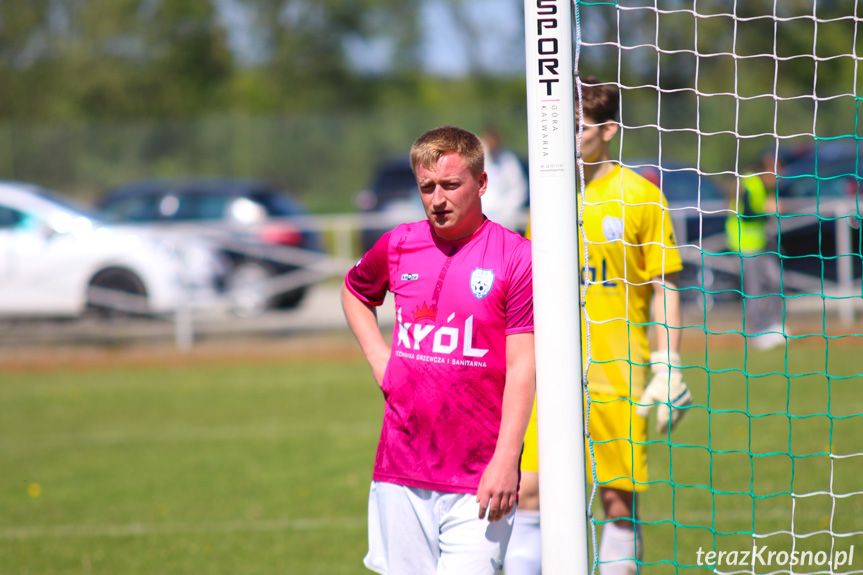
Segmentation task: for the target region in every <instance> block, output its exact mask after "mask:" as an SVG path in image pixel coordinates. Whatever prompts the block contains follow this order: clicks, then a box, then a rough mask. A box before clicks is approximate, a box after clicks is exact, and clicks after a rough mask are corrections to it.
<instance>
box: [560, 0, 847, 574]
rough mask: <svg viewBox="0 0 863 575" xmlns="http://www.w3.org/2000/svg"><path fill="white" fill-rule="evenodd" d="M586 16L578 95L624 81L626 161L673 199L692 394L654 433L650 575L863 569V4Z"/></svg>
mask: <svg viewBox="0 0 863 575" xmlns="http://www.w3.org/2000/svg"><path fill="white" fill-rule="evenodd" d="M573 6H574V8H573V10H574V24H573V32H574V39H575V43H574V46H575V48H574V62H575V74H576V85H578V83H579V82H582V81H583V80H584V78H585V77H587V76H595V77H596V78H598V80H599V81H600V82H603V83H611V84H614V85H616V86H617V87H618V89H619V92H620V120H619V132H618V136H616V138H615V140H613V141H612V162H619V163H620V164H622V165H624V166H627V167H629V168H631V169H633V170H635V171H636V172H638V173H640V174H641V175H643V176H644V177H646V178H648V179H650V180H652V181H653V182H655V183H656V184H657V185H658V186H659V187H660V188H661V189H662V190H663V192H664V194H665V197H666V199H667V202H668V207H667V209H668V210H669V213H670V215H671V218H672V221H673V222H674V227H675V231H676V234H677V241H678V244H679V245H680V250H679V253H680V254H681V257H682V259H683V262H684V269H683V271H682V272H681V274H680V277H679V281H680V285H679V287H678V289H679V290H680V291H679V293H680V296H681V299H682V301H683V318H684V320H683V324H684V326H683V328H682V329H681V336H682V340H681V341H682V343H681V350H682V359H683V365H684V374H685V375H684V380H685V381H686V382H687V384H688V385H689V387H690V390H691V391H692V394H693V397H694V400H695V404H694V405H693V407H691V408H690V409H689V411H688V414H687V416H686V418H684V420H683V422H682V423H681V425H680V426H679V427H678V428H677V429H676V430H675V431H674V432H673V433H672V434H657V433H656V432H655V430H654V429H653V425H652V423H651V426H650V428H649V435H648V439H647V450H648V461H649V475H648V479H647V481H646V483H647V484H648V489H646V491H644V492H642V493H641V494H640V495H639V496H638V510H639V513H638V516H637V517H635V518H634V520H635V521H636V522H637V523H638V524H639V525H640V526H641V529H642V534H643V541H644V555H643V557H642V558H641V559H640V560H639V562H638V565H639V571H643V570H645V569H646V570H647V571H648V572H650V573H677V572H681V571H690V570H693V569H703V568H707V569H710V570H712V571H714V572H718V573H863V479H861V478H863V449H861V446H863V442H861V439H860V438H861V437H863V375H861V374H863V358H861V351H860V350H861V349H863V347H861V346H863V334H861V329H860V326H861V321H860V317H861V315H863V294H861V253H862V252H863V250H861V247H863V243H861V233H860V229H861V225H860V224H861V202H860V188H861V175H863V165H861V155H860V138H861V117H860V111H861V110H860V105H861V96H860V94H861V90H860V84H859V83H860V82H861V79H860V75H859V72H860V55H859V51H860V48H859V46H860V44H861V42H863V39H861V31H863V29H861V28H863V27H861V17H863V14H861V8H860V4H859V3H858V2H856V0H846V1H842V2H826V1H817V0H746V1H743V0H618V1H603V2H600V1H597V2H588V1H578V0H575V3H574V4H573ZM580 120H583V119H580ZM581 127H582V128H583V125H582V126H581ZM756 180H757V181H756ZM759 183H760V185H761V186H762V192H761V193H762V194H763V199H762V200H757V199H756V200H753V199H752V197H753V196H757V193H758V192H757V190H753V188H752V187H753V186H755V187H757V186H758V185H759ZM582 201H584V200H583V198H582ZM751 204H758V205H756V206H755V207H754V208H753V207H752V205H751ZM738 214H739V215H740V217H739V218H737V215H738ZM729 216H732V217H735V218H737V221H738V223H737V224H736V227H734V226H732V227H729V224H728V218H729ZM747 218H748V219H747ZM740 222H743V223H740ZM753 222H754V223H755V224H756V225H757V226H761V229H762V230H763V233H764V237H765V238H766V243H765V244H764V245H759V244H758V242H757V241H755V242H754V243H753V242H752V241H750V240H751V238H749V239H747V238H746V237H744V236H746V234H747V233H749V232H750V231H751V230H746V229H744V228H745V227H746V225H748V224H751V223H753ZM735 234H736V236H737V237H734V238H732V237H731V236H732V235H735ZM581 239H582V241H585V242H586V241H587V238H586V236H585V235H584V234H581ZM765 254H766V256H765ZM774 264H775V267H773V268H771V266H774ZM771 269H773V272H774V273H773V274H772V275H773V277H771ZM586 297H590V295H589V294H588V295H587V296H586ZM771 314H774V315H773V316H772V318H771ZM768 320H769V321H768ZM585 325H586V329H587V331H588V333H590V331H591V329H592V328H593V329H595V328H596V326H595V325H591V320H590V319H589V318H588V319H587V320H586V322H585ZM650 329H651V330H652V327H651V328H650ZM586 358H587V359H586V364H587V365H586V369H589V366H590V364H591V352H590V350H589V349H588V350H587V352H586ZM621 359H624V360H625V359H626V358H621ZM635 367H640V366H633V368H635ZM592 444H593V443H592V442H591V445H592ZM597 483H599V484H598V485H597ZM597 483H594V484H593V486H592V487H588V489H589V490H590V489H593V490H594V491H593V497H592V499H591V501H592V502H593V505H592V509H593V512H592V514H591V515H590V526H589V527H590V530H591V532H592V534H593V544H592V545H591V547H592V549H593V552H592V555H591V557H590V560H591V563H592V566H593V569H594V570H597V569H601V568H602V565H600V560H599V557H598V556H597V543H596V542H597V540H598V539H600V538H601V533H602V530H603V528H604V525H605V519H604V517H603V514H602V511H601V508H600V506H599V504H598V502H597V498H598V496H597V492H596V489H597V488H598V487H602V483H601V482H597ZM546 504H549V505H550V504H552V503H550V502H549V503H545V502H544V505H546Z"/></svg>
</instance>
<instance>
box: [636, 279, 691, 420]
mask: <svg viewBox="0 0 863 575" xmlns="http://www.w3.org/2000/svg"><path fill="white" fill-rule="evenodd" d="M677 285H678V284H677V274H676V273H674V274H667V275H665V277H655V278H653V286H654V287H653V302H652V303H653V305H652V308H653V321H654V324H655V326H656V350H655V351H653V352H651V354H650V370H651V371H652V372H653V377H652V378H651V380H650V382H649V383H648V384H647V387H646V388H645V389H644V393H643V394H642V396H641V399H640V400H639V401H638V403H639V404H640V406H639V407H638V409H637V413H638V415H640V416H642V417H647V416H648V415H649V414H650V409H651V407H653V406H654V405H656V430H657V431H659V432H660V433H666V432H667V431H668V430H669V428H670V429H674V427H675V426H676V425H677V423H678V422H679V421H680V419H681V418H682V417H683V416H684V415H685V414H686V410H685V409H684V408H685V407H687V406H689V405H692V395H691V394H690V393H689V388H688V387H687V386H686V384H685V383H684V382H683V370H682V369H681V361H680V332H681V330H680V328H681V326H682V325H683V319H682V314H681V310H680V291H679V290H678V289H677Z"/></svg>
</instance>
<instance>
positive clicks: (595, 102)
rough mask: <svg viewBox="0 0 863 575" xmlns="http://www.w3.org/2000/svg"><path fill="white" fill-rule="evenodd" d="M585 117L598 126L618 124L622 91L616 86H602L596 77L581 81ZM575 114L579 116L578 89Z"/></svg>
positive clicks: (576, 91)
mask: <svg viewBox="0 0 863 575" xmlns="http://www.w3.org/2000/svg"><path fill="white" fill-rule="evenodd" d="M581 95H582V98H584V100H583V103H584V115H585V116H588V117H590V119H591V120H593V121H594V122H596V123H597V124H603V123H605V122H616V121H617V117H618V112H619V111H620V91H619V90H618V89H617V86H616V85H615V84H601V83H600V82H599V80H597V79H596V77H594V76H587V77H585V78H582V79H581ZM575 102H576V108H575V113H576V115H578V109H579V108H578V89H577V88H576V90H575Z"/></svg>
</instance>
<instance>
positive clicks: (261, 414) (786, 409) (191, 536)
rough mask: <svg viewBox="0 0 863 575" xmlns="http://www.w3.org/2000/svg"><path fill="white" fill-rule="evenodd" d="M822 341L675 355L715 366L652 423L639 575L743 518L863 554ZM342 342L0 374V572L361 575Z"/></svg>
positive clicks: (842, 355) (832, 364) (853, 389)
mask: <svg viewBox="0 0 863 575" xmlns="http://www.w3.org/2000/svg"><path fill="white" fill-rule="evenodd" d="M820 341H821V343H819V341H818V340H813V341H811V342H809V341H806V340H802V341H801V342H800V345H799V346H797V345H795V349H794V350H792V351H791V353H790V354H789V357H787V358H786V357H785V354H784V352H783V351H773V352H768V353H761V354H758V355H749V356H744V354H743V353H741V352H740V351H737V350H727V349H725V350H723V349H717V350H716V351H712V350H709V352H708V353H705V352H704V351H703V350H702V351H701V352H700V353H689V354H687V355H685V357H684V360H685V361H686V362H687V363H689V364H690V365H706V366H707V367H708V368H709V369H710V370H711V371H710V372H708V371H706V370H705V369H699V368H693V369H690V370H689V371H688V374H687V380H688V381H689V383H690V385H691V387H692V389H693V392H694V394H695V397H696V401H697V403H698V404H699V407H696V408H694V409H693V410H692V413H691V414H690V415H689V416H688V418H687V419H686V420H685V421H684V423H683V424H682V426H681V427H680V429H679V430H678V431H676V432H675V434H674V435H673V437H672V439H673V445H669V444H668V443H667V442H666V441H665V439H666V438H662V437H658V436H656V434H655V433H654V434H652V435H651V440H652V441H654V443H652V444H651V446H650V465H651V480H653V481H656V483H655V484H654V485H653V486H652V487H651V488H650V489H649V490H648V491H647V492H646V493H645V494H644V496H643V497H642V499H641V509H642V519H643V520H644V521H645V522H646V523H647V525H646V527H645V539H646V544H647V555H646V557H645V560H646V561H647V562H648V563H650V564H656V566H654V567H651V568H650V569H649V572H655V573H672V572H674V571H675V563H674V562H676V564H677V566H679V567H680V568H684V566H692V565H695V564H696V551H697V550H698V548H699V547H701V548H703V549H704V550H711V549H714V548H715V549H725V550H732V549H741V550H742V549H749V548H751V546H752V539H751V536H750V535H748V534H747V533H749V532H751V531H753V530H754V531H756V532H757V533H762V534H763V533H771V532H784V533H778V534H776V535H774V536H772V537H768V538H766V539H762V540H760V543H759V544H767V545H770V546H772V547H771V548H774V549H791V544H792V536H791V535H789V534H788V533H789V532H791V531H793V532H794V533H796V534H797V535H798V536H799V535H803V534H809V533H815V532H818V531H823V530H825V529H828V528H830V527H832V529H833V530H834V531H835V532H844V533H856V535H854V536H853V537H845V538H837V539H836V540H835V542H834V546H835V547H836V548H837V549H840V548H845V549H847V548H848V546H849V545H850V544H853V543H855V542H856V543H857V544H858V546H860V547H863V545H861V543H863V535H861V534H860V527H859V525H860V519H859V517H861V516H863V495H856V496H848V497H839V494H843V493H850V492H854V491H859V490H860V488H859V485H860V479H859V478H860V477H861V476H863V456H861V457H849V458H831V457H830V456H829V455H828V454H829V453H833V454H838V455H843V454H852V453H854V452H855V451H863V450H860V441H859V439H858V438H859V436H860V431H863V416H861V415H860V414H863V394H861V393H860V392H859V391H858V390H859V389H860V385H861V380H860V378H859V377H852V376H854V374H855V373H856V372H859V371H861V370H860V369H859V366H860V365H861V362H860V359H859V351H857V350H855V349H854V348H853V347H848V346H846V347H843V348H838V347H837V348H836V349H834V348H833V346H831V347H830V348H827V347H826V346H824V345H823V340H820ZM345 350H346V348H345V347H344V346H342V347H336V348H335V349H334V351H332V352H331V353H326V352H325V351H322V352H319V353H314V354H299V355H298V354H293V355H285V356H284V357H277V356H273V357H269V358H261V357H254V358H250V359H248V360H238V359H236V358H234V359H232V360H231V361H223V360H220V359H219V358H213V359H212V361H206V362H201V361H196V362H182V361H180V362H168V361H160V360H159V359H158V358H156V359H154V360H153V361H151V362H150V363H149V364H147V363H141V362H137V363H130V364H123V363H122V362H119V363H108V364H106V365H101V366H91V367H86V366H85V367H81V366H76V367H74V368H69V367H68V366H66V367H64V366H63V365H57V366H56V367H54V368H51V367H42V368H39V369H15V370H10V369H8V368H7V369H5V370H3V369H2V368H0V377H2V379H0V405H2V406H3V407H2V410H3V411H2V412H3V415H2V417H0V469H2V473H0V574H2V575H7V574H15V575H19V574H28V575H34V574H40V575H42V574H72V573H76V574H77V573H104V574H112V575H118V574H122V575H132V574H145V573H146V574H154V575H155V574H159V575H162V574H179V573H192V574H198V573H201V574H221V573H225V574H232V575H242V574H274V573H285V574H316V573H318V574H328V575H329V574H340V573H344V574H349V573H365V572H366V571H365V570H364V568H363V567H362V563H361V559H362V556H363V554H364V552H365V549H366V547H365V546H366V539H365V538H366V530H365V518H366V498H367V490H368V483H369V481H370V478H371V467H372V461H373V455H374V450H375V447H376V442H377V434H378V432H379V426H380V415H381V410H382V402H381V398H380V395H379V393H378V392H377V391H376V388H375V387H374V384H373V383H372V381H371V378H370V376H369V374H368V370H367V368H366V366H365V363H364V361H362V360H361V358H360V357H359V356H358V355H357V354H356V353H355V352H347V351H345ZM828 351H829V353H828ZM744 360H745V363H744ZM744 366H745V368H746V370H747V372H748V373H749V374H751V375H750V377H747V376H746V375H745V374H744V373H743V372H741V371H739V370H741V369H743V368H744ZM825 366H826V367H827V368H829V371H830V373H831V374H833V375H834V376H836V377H835V378H833V379H830V380H828V379H827V378H826V377H824V376H823V375H817V373H818V372H824V371H825ZM771 374H772V375H771ZM784 374H791V375H790V376H789V375H784ZM806 374H813V375H806ZM708 383H709V385H708ZM708 408H709V410H708ZM669 462H670V465H669ZM672 477H673V479H674V482H675V484H674V485H672V484H671V483H669V480H670V478H672ZM831 489H832V492H833V493H834V494H836V495H837V497H831V496H830V495H829V492H830V491H831ZM791 492H794V493H795V494H796V496H795V497H792V496H791ZM815 492H824V494H819V495H810V496H805V494H808V493H815ZM546 504H548V503H546ZM792 510H793V512H792ZM598 518H600V517H599V516H598ZM795 545H796V547H795V548H796V549H804V550H805V549H809V550H819V549H822V548H825V549H827V550H829V549H831V547H830V545H831V541H830V537H829V536H828V535H823V534H822V535H817V534H816V535H812V536H810V537H805V538H798V539H796V542H795ZM855 563H857V565H855V566H854V567H856V569H861V567H863V548H861V549H858V550H857V556H856V557H855ZM770 570H776V567H773V568H772V569H770ZM686 571H689V572H691V570H690V569H686ZM766 571H767V569H766V568H764V567H762V568H760V569H759V572H766ZM801 571H802V572H805V571H806V569H797V568H795V572H801ZM839 571H842V569H839Z"/></svg>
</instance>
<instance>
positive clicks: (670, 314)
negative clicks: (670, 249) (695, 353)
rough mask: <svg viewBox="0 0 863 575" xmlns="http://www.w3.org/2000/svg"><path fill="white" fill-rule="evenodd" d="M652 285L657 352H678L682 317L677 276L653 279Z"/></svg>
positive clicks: (674, 274)
mask: <svg viewBox="0 0 863 575" xmlns="http://www.w3.org/2000/svg"><path fill="white" fill-rule="evenodd" d="M652 283H653V302H652V303H653V305H652V306H651V307H652V309H653V322H654V323H655V324H656V342H657V346H656V349H657V351H660V350H668V351H672V352H675V353H679V352H680V327H681V326H682V325H683V317H682V314H681V311H680V291H679V290H678V289H677V285H678V284H677V274H676V273H673V274H667V275H666V276H665V277H664V278H663V277H655V278H653V280H652Z"/></svg>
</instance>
